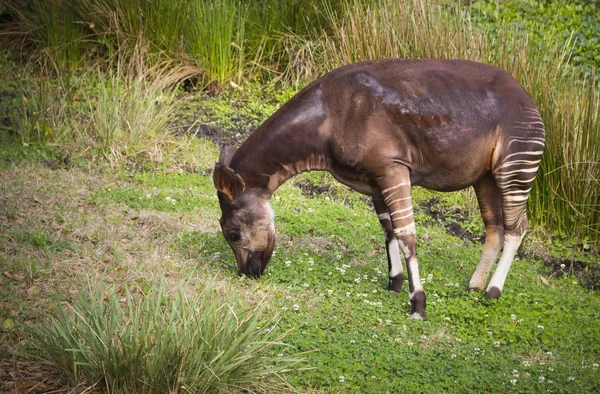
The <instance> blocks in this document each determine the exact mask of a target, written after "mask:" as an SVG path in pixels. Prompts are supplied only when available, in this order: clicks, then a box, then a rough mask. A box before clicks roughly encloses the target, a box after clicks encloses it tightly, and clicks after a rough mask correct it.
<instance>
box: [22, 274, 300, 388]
mask: <svg viewBox="0 0 600 394" xmlns="http://www.w3.org/2000/svg"><path fill="white" fill-rule="evenodd" d="M93 288H94V290H89V291H85V292H82V293H81V294H80V295H79V296H78V298H77V300H76V301H75V302H74V303H73V304H69V305H67V306H66V307H64V306H62V304H61V305H59V306H58V308H57V311H56V313H55V314H54V315H53V316H51V317H49V318H48V320H47V321H46V322H45V323H43V324H41V325H39V326H36V327H34V328H33V334H34V340H35V342H34V343H35V347H34V348H33V351H34V353H35V354H39V356H40V357H42V358H46V359H48V360H50V361H51V362H52V363H53V364H54V366H55V367H56V368H58V369H60V370H62V371H64V373H65V375H66V376H67V377H68V379H69V382H70V384H72V385H87V386H96V385H99V386H104V387H106V389H107V390H108V391H109V392H130V393H169V392H173V393H174V392H178V391H185V392H194V393H205V392H224V393H225V392H227V393H229V392H232V390H234V389H235V390H242V391H243V390H250V391H254V392H267V393H268V392H273V391H276V390H278V391H282V390H286V389H288V388H289V387H288V386H287V384H286V383H285V379H284V378H283V375H282V374H283V372H285V371H286V370H288V369H289V368H293V367H294V365H295V364H296V363H297V362H298V361H299V359H298V358H295V357H287V356H286V357H283V356H277V355H276V353H275V352H276V351H279V352H284V351H285V350H286V349H285V348H287V347H286V345H284V344H283V343H282V342H281V339H282V337H281V336H280V337H276V336H275V335H274V334H273V332H274V330H273V328H274V325H276V324H277V320H276V319H275V318H269V317H268V316H265V315H264V308H263V305H262V303H259V304H258V305H257V306H255V307H251V308H250V307H244V306H241V303H242V302H241V300H243V298H244V297H243V296H242V295H241V294H238V293H237V292H233V293H228V294H223V293H222V290H219V287H218V286H216V285H215V283H214V282H211V283H209V284H207V285H206V286H204V287H203V288H201V289H199V290H200V291H199V293H198V294H194V295H190V294H189V293H188V291H186V286H184V285H183V284H181V285H180V286H179V287H177V288H176V289H169V288H167V285H166V284H165V283H164V282H163V283H161V284H155V285H151V286H149V288H147V289H145V291H144V292H141V291H138V292H134V293H131V292H129V291H125V294H124V295H123V294H122V292H121V291H119V290H118V289H115V288H111V287H108V286H106V285H103V284H99V285H98V284H96V283H94V286H93Z"/></svg>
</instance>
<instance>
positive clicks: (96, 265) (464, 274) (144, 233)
mask: <svg viewBox="0 0 600 394" xmlns="http://www.w3.org/2000/svg"><path fill="white" fill-rule="evenodd" d="M211 100H216V101H214V102H211V101H210V100H208V101H207V100H198V98H197V97H196V98H189V97H188V98H185V99H182V102H184V103H185V105H181V108H186V111H189V110H190V108H199V107H198V106H200V107H201V108H202V111H204V112H202V111H201V112H202V115H201V123H202V124H201V125H197V126H196V127H197V130H198V132H199V133H200V134H202V133H204V134H205V135H208V137H210V138H202V137H199V138H198V139H195V140H194V141H192V142H191V146H192V147H193V149H195V151H196V152H202V156H201V157H196V160H195V161H188V162H186V164H185V165H183V164H182V162H178V161H177V160H170V161H168V160H167V161H165V162H163V163H162V164H160V163H159V164H150V165H147V166H145V167H143V168H141V169H140V168H133V167H127V166H125V165H122V166H118V167H107V166H105V165H103V164H98V163H88V162H87V161H85V160H82V159H72V160H65V159H64V158H61V156H60V154H58V153H57V152H56V151H55V150H53V149H52V148H47V147H37V146H22V145H21V144H18V143H15V142H14V140H13V139H12V137H11V136H10V135H9V134H8V132H7V131H6V130H4V131H2V132H1V133H2V134H1V135H0V144H1V145H2V148H1V149H0V306H1V308H0V327H2V328H1V330H0V382H1V383H0V392H29V391H27V390H30V389H31V390H32V391H31V392H45V391H50V390H53V389H64V387H65V386H64V380H63V378H62V377H61V375H60V374H59V373H58V372H56V371H55V370H54V369H53V368H52V367H50V366H48V365H46V364H44V363H43V362H42V361H40V360H36V359H34V358H31V357H27V356H25V355H23V352H22V350H21V349H22V346H21V345H23V344H26V343H27V342H28V341H29V339H30V334H29V331H28V330H29V329H30V328H31V327H36V326H37V325H40V324H44V321H45V316H46V315H48V314H52V313H54V312H55V310H56V306H57V304H58V303H67V302H70V301H72V300H73V299H74V298H75V297H76V296H77V295H78V294H80V293H81V292H83V291H85V290H86V289H90V288H91V289H93V288H94V287H95V286H96V284H97V283H99V282H103V283H106V284H108V285H111V286H114V287H115V288H116V289H117V290H118V291H122V292H123V293H125V292H127V291H136V289H137V290H141V291H143V290H144V289H145V288H147V287H148V286H150V285H151V284H153V283H156V282H158V281H159V280H164V281H165V282H166V283H167V285H173V286H174V285H175V284H177V283H180V282H181V281H187V283H189V284H190V285H189V294H190V295H191V296H193V295H194V294H199V293H198V290H196V287H195V286H194V285H193V284H197V283H199V282H202V283H205V282H209V281H215V283H216V286H217V287H218V288H219V289H221V291H223V292H224V293H227V292H239V293H235V294H240V296H241V297H242V298H243V300H242V301H243V302H244V303H247V304H249V305H253V304H256V303H258V302H259V301H260V300H261V299H263V298H264V299H265V301H264V302H265V304H266V309H265V311H264V313H265V314H266V315H268V316H273V315H277V316H278V318H279V323H278V324H277V325H275V326H274V327H273V329H274V330H276V331H277V332H279V333H281V334H283V333H285V332H288V333H287V336H286V337H285V339H284V342H285V343H287V344H289V345H291V347H289V348H285V349H284V350H281V352H282V353H278V354H277V356H281V357H286V356H288V355H293V354H296V353H303V354H302V357H304V359H305V361H304V362H303V364H302V365H301V367H300V368H297V369H295V370H293V371H291V372H288V373H287V375H286V377H287V379H288V380H289V382H290V383H291V384H292V385H293V386H294V387H295V388H296V389H297V390H298V391H299V392H307V393H313V392H318V393H321V392H323V393H329V392H332V393H337V392H348V393H350V392H364V393H387V392H389V393H399V392H400V393H413V392H414V393H419V392H425V393H438V392H440V393H442V392H472V393H481V392H490V393H498V392H522V393H531V392H555V393H559V392H572V393H591V392H600V368H599V367H598V364H599V363H600V297H599V295H598V293H597V291H594V290H592V289H591V288H592V287H595V288H598V286H599V280H598V277H599V275H598V269H599V263H598V261H597V257H594V256H591V255H577V256H576V258H577V259H578V263H576V264H571V260H568V259H565V257H564V255H565V250H568V247H567V246H564V245H562V244H560V243H558V244H556V243H555V244H552V243H549V242H548V241H547V240H546V238H545V237H544V236H543V231H541V230H540V229H533V231H532V233H531V234H530V235H529V236H528V238H527V239H526V242H524V246H522V248H521V250H520V253H519V257H518V258H517V259H516V260H515V262H514V263H513V267H512V269H511V271H510V273H509V276H508V279H507V282H506V285H505V288H504V292H503V295H502V297H501V298H500V299H498V300H495V301H486V300H485V299H484V298H483V294H481V293H469V292H467V291H466V287H467V284H468V281H469V278H470V275H471V274H472V273H473V271H474V269H475V266H476V264H477V262H478V261H479V257H480V255H481V253H482V250H483V243H482V240H481V237H482V236H483V234H484V230H483V225H482V222H481V219H480V217H479V213H478V210H477V205H476V202H475V201H474V199H473V196H472V194H469V193H452V194H442V193H433V192H429V191H426V190H423V189H415V191H414V199H415V207H418V208H417V209H416V211H415V220H416V222H417V234H418V246H417V248H418V254H419V262H420V271H421V276H422V278H423V282H424V287H425V291H426V294H427V297H428V299H427V310H426V313H427V320H426V321H424V322H422V321H413V320H409V319H408V315H409V312H410V303H409V298H408V289H407V286H405V288H404V289H403V290H402V292H401V293H400V294H394V293H390V292H387V291H386V290H385V287H386V285H387V261H386V257H385V249H384V242H383V239H384V237H383V233H382V231H381V229H380V227H379V223H378V221H377V217H376V215H375V213H374V210H373V209H372V207H370V206H369V204H368V200H367V199H366V198H364V197H363V196H361V195H359V194H357V193H354V192H352V191H350V190H349V189H348V188H346V187H344V186H341V185H339V184H337V183H336V182H335V181H334V180H333V179H332V178H331V177H330V176H328V175H327V174H323V173H310V174H303V175H301V176H298V177H296V178H294V179H293V180H291V181H289V182H287V183H286V184H284V185H283V187H281V188H280V189H279V190H278V192H277V193H276V194H275V196H274V197H273V207H274V209H275V213H276V228H277V232H278V241H277V248H276V252H275V255H274V256H273V259H272V260H271V263H270V265H269V267H268V268H267V270H266V273H265V275H264V276H263V278H262V279H260V280H250V279H247V278H244V277H239V276H238V275H237V272H236V267H235V263H234V258H233V254H232V253H231V251H230V249H229V247H228V246H227V244H226V242H225V241H224V239H223V237H222V235H221V233H220V229H219V225H218V217H219V214H220V213H219V208H218V201H217V197H216V193H215V191H214V189H213V187H212V177H211V170H212V166H213V164H214V162H215V161H216V159H217V148H218V147H217V146H216V145H215V142H213V141H222V139H223V138H225V137H223V136H224V135H225V136H229V137H228V138H230V139H233V140H239V139H243V136H244V133H247V132H248V131H247V130H248V128H249V127H252V126H254V125H255V124H256V122H259V121H260V120H261V117H262V119H264V117H265V116H266V115H267V114H268V112H269V111H271V110H272V108H273V107H275V106H276V104H273V103H271V104H269V105H266V106H265V107H264V108H266V110H264V113H262V112H260V110H259V109H255V107H254V106H250V105H249V104H246V103H244V102H243V101H242V102H241V103H240V102H236V103H235V105H233V104H232V99H231V98H228V99H225V100H223V102H220V104H219V105H220V107H219V106H216V104H215V102H218V99H211ZM228 105H231V107H228ZM216 108H221V109H222V108H230V109H229V110H221V109H220V110H216ZM240 108H241V109H240ZM232 112H235V113H237V114H238V115H239V114H241V115H239V119H238V122H241V123H243V125H241V126H239V127H238V126H236V124H226V123H224V119H225V118H227V117H228V116H230V114H231V113H232ZM186 116H188V117H189V118H190V119H193V118H194V115H193V114H192V115H189V112H188V113H187V115H186ZM186 116H183V115H182V116H181V117H180V119H187V118H186ZM198 116H200V115H198ZM211 133H212V134H211ZM211 138H212V139H211ZM561 264H564V265H562V266H561ZM571 274H572V275H571ZM93 383H94V382H90V384H93ZM71 389H72V391H73V392H82V391H83V390H84V387H83V386H80V387H76V388H71Z"/></svg>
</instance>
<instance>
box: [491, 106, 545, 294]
mask: <svg viewBox="0 0 600 394" xmlns="http://www.w3.org/2000/svg"><path fill="white" fill-rule="evenodd" d="M511 127H512V130H511V131H512V133H507V134H508V135H509V137H507V138H506V139H505V140H504V141H503V144H502V146H501V152H502V153H501V154H500V157H499V158H498V161H497V164H496V165H495V166H494V170H493V176H494V179H495V181H496V185H498V188H499V189H500V195H501V198H502V217H503V223H504V247H503V251H502V255H501V256H500V260H499V261H498V267H497V268H496V271H495V272H494V275H493V276H492V279H491V280H490V283H489V285H488V287H487V289H486V291H485V298H487V299H493V298H498V297H500V295H501V294H502V288H503V286H504V281H505V280H506V276H507V274H508V270H509V269H510V266H511V264H512V262H513V259H514V257H515V254H516V253H517V250H518V249H519V246H520V245H521V240H522V239H523V237H524V236H525V232H526V231H527V227H528V222H527V211H526V204H527V198H528V197H529V191H530V190H531V187H532V186H533V182H534V180H535V174H536V172H537V169H538V166H539V164H540V161H541V159H542V153H543V150H544V125H543V123H542V119H541V117H540V115H539V113H538V111H537V110H536V109H535V108H525V107H522V108H521V113H520V117H519V118H518V119H517V120H516V121H513V124H512V126H511Z"/></svg>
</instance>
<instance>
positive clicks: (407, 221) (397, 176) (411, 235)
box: [378, 166, 425, 319]
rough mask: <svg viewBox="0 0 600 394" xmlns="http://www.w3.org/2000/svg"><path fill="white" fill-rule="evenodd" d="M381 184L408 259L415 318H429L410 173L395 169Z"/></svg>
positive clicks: (399, 167)
mask: <svg viewBox="0 0 600 394" xmlns="http://www.w3.org/2000/svg"><path fill="white" fill-rule="evenodd" d="M378 183H379V187H380V188H381V195H382V197H383V201H384V202H385V205H386V206H387V210H388V212H389V213H390V218H391V222H392V227H393V229H394V234H395V235H396V240H397V241H398V246H399V247H400V250H402V254H403V255H404V259H405V260H406V268H407V271H408V286H409V290H410V304H411V318H413V319H415V318H416V319H425V292H424V291H423V285H422V284H421V277H420V276H419V263H418V262H417V254H416V244H417V233H416V231H415V222H414V218H413V208H412V193H411V185H410V176H409V170H408V168H407V167H404V166H393V168H390V169H389V171H388V174H386V176H384V177H382V178H381V179H380V180H379V182H378Z"/></svg>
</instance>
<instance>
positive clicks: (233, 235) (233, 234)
mask: <svg viewBox="0 0 600 394" xmlns="http://www.w3.org/2000/svg"><path fill="white" fill-rule="evenodd" d="M227 238H228V239H229V240H230V241H231V242H237V241H239V240H240V238H242V236H241V235H240V233H238V232H237V231H231V232H229V234H227Z"/></svg>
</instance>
